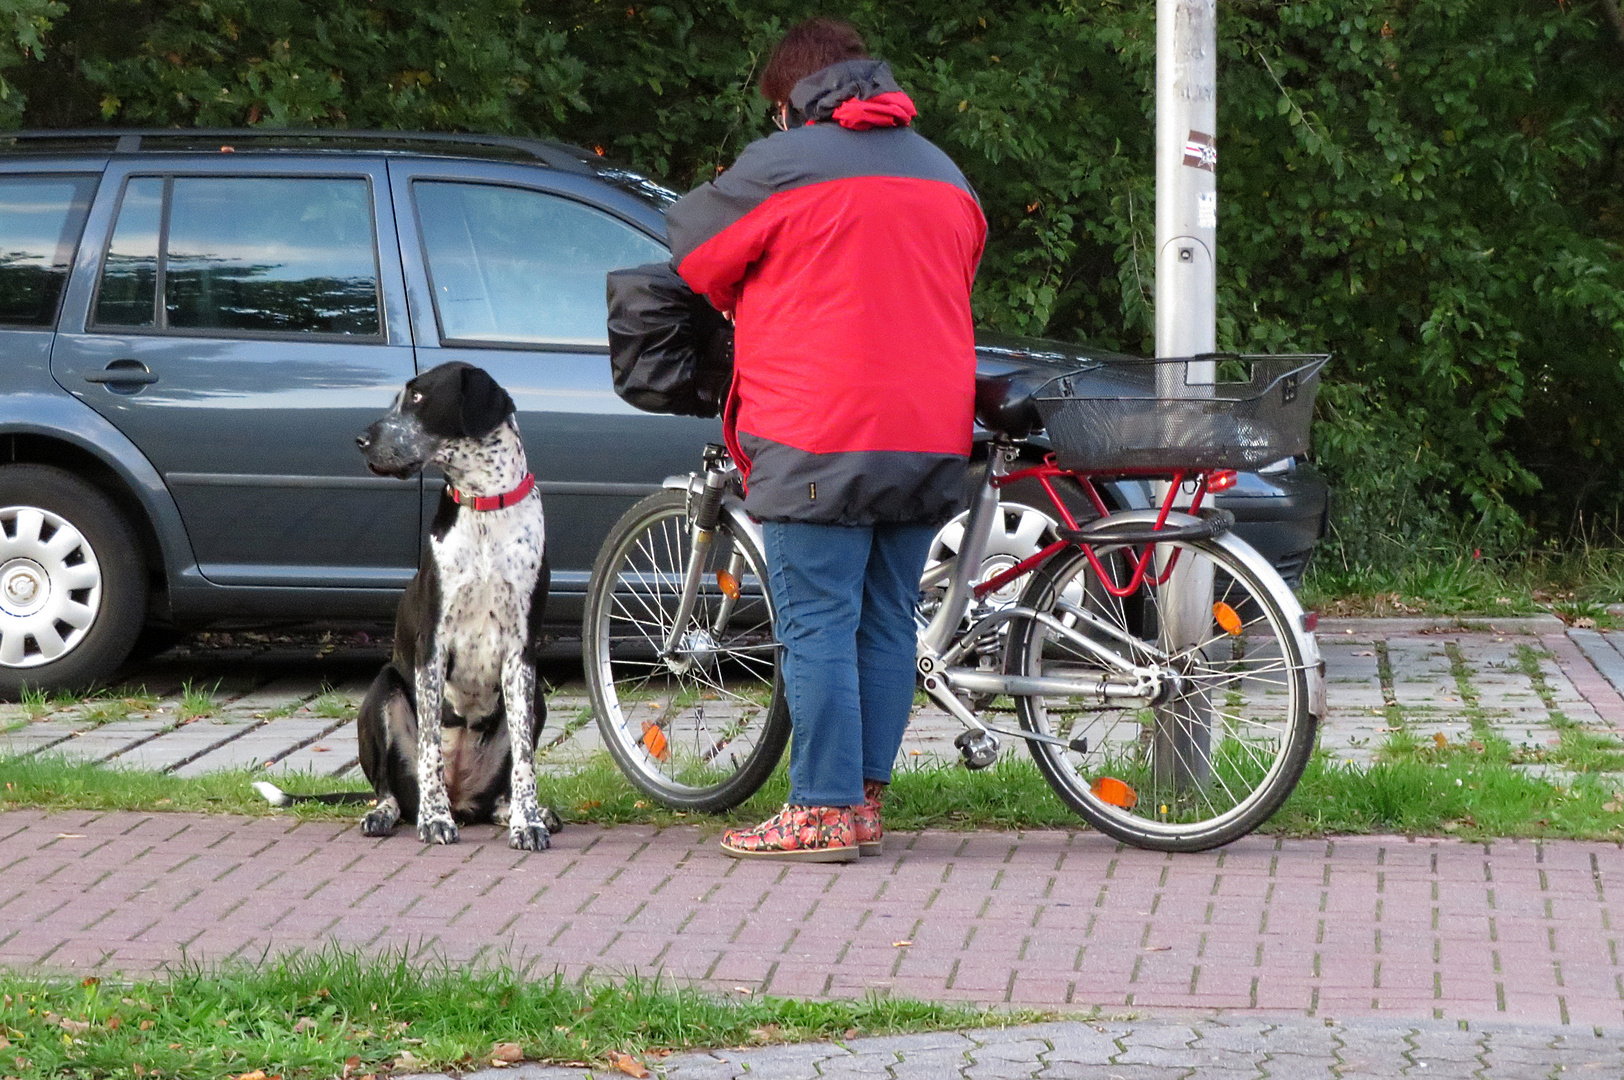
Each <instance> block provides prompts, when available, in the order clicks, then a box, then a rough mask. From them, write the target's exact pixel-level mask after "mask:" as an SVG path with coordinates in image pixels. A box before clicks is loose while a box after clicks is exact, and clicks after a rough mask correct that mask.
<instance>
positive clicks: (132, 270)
mask: <svg viewBox="0 0 1624 1080" xmlns="http://www.w3.org/2000/svg"><path fill="white" fill-rule="evenodd" d="M163 219H164V181H163V180H162V179H161V178H159V177H155V176H143V177H137V178H135V179H133V180H130V181H129V182H127V183H126V184H125V185H124V195H123V196H122V197H121V198H120V199H119V203H118V221H117V223H116V224H115V225H114V226H113V238H112V240H110V241H109V242H108V245H107V257H106V258H105V259H104V260H103V261H102V276H101V285H100V287H99V288H98V289H97V290H96V318H95V321H96V322H98V323H104V324H110V325H113V326H153V325H155V323H156V322H157V315H158V303H157V300H156V299H155V295H156V290H157V287H158V231H159V230H160V229H161V228H162V227H163Z"/></svg>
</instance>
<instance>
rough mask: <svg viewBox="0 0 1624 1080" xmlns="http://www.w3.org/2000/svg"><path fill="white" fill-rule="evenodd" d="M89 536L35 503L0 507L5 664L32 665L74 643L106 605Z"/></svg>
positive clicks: (0, 652)
mask: <svg viewBox="0 0 1624 1080" xmlns="http://www.w3.org/2000/svg"><path fill="white" fill-rule="evenodd" d="M101 599H102V575H101V565H100V563H98V562H97V560H96V553H95V552H94V551H93V550H92V549H91V547H90V542H89V541H88V540H86V539H85V537H84V534H83V533H81V532H80V531H79V530H78V529H76V528H74V526H73V524H72V523H71V522H70V521H68V520H67V519H66V518H64V517H62V516H61V515H60V514H56V513H53V512H52V511H50V510H46V509H43V508H41V507H37V506H7V507H3V508H0V666H3V667H8V668H31V667H39V666H40V665H42V664H48V663H50V662H52V661H53V660H58V659H60V658H61V657H63V656H65V655H66V654H67V653H69V652H71V651H72V650H73V649H75V648H77V647H78V646H79V644H80V643H81V642H83V641H84V638H85V635H86V634H88V633H89V632H90V627H91V624H92V623H93V622H94V621H95V619H96V612H97V611H98V610H100V608H101Z"/></svg>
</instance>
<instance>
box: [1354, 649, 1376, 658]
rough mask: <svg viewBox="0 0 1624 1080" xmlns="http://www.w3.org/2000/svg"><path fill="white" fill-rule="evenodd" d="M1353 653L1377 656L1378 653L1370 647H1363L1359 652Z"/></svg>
mask: <svg viewBox="0 0 1624 1080" xmlns="http://www.w3.org/2000/svg"><path fill="white" fill-rule="evenodd" d="M1353 655H1355V656H1375V655H1376V654H1375V653H1374V652H1372V651H1371V650H1369V649H1361V650H1359V651H1358V652H1356V653H1354V654H1353Z"/></svg>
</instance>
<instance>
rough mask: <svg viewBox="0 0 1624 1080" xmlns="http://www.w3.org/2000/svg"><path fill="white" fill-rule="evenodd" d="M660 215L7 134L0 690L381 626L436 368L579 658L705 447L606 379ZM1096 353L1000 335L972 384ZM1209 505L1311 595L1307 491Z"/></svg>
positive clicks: (287, 164)
mask: <svg viewBox="0 0 1624 1080" xmlns="http://www.w3.org/2000/svg"><path fill="white" fill-rule="evenodd" d="M675 198H676V196H675V194H674V193H673V192H670V191H668V190H666V189H665V188H663V187H661V186H659V185H658V184H656V183H654V182H653V181H651V180H649V179H647V178H645V177H643V176H640V175H638V174H636V173H634V172H631V171H629V170H626V169H623V168H619V167H617V166H615V165H613V164H612V163H610V162H609V161H608V160H606V159H605V158H603V157H601V156H599V155H598V154H596V153H594V152H592V151H589V150H583V149H581V148H578V147H572V146H567V145H564V144H560V143H554V142H545V141H539V140H530V139H521V138H510V137H502V136H481V135H446V134H413V133H401V132H337V131H321V132H312V131H303V132H299V131H266V130H250V131H236V130H232V131H205V130H139V131H138V130H93V131H82V132H13V133H8V134H6V135H5V136H3V137H0V693H5V694H9V695H15V694H16V693H18V692H19V691H20V690H21V689H22V688H23V687H24V686H33V687H38V688H45V689H48V688H54V687H64V686H77V685H84V684H87V683H90V682H93V681H95V680H99V679H104V678H106V677H107V676H108V675H109V674H110V673H112V672H113V671H114V670H115V669H116V668H117V667H118V666H119V665H120V664H121V663H122V662H123V661H124V660H125V659H126V658H127V657H128V656H129V655H130V653H131V651H132V649H134V648H136V647H137V644H138V639H140V643H141V644H142V646H143V647H152V646H153V643H154V642H157V643H161V642H162V641H163V640H164V636H165V634H166V633H167V634H173V633H176V632H179V631H183V630H188V629H193V628H199V627H203V626H208V625H215V624H223V623H231V624H236V625H252V624H274V623H289V622H310V621H319V620H367V621H373V620H381V619H387V618H388V617H389V616H390V615H391V614H392V613H393V611H394V608H395V604H396V601H397V600H398V598H399V596H400V594H401V590H402V588H403V587H404V586H405V584H406V583H407V582H408V581H409V580H410V579H411V577H412V575H413V573H414V572H415V570H416V567H417V562H418V556H419V552H420V550H421V548H422V544H423V541H424V536H425V534H426V531H427V529H428V526H429V523H430V520H431V518H432V515H433V507H434V506H435V504H436V501H437V500H438V498H439V493H440V490H441V487H442V483H443V481H442V480H441V479H440V478H439V477H437V476H429V477H414V478H411V479H406V480H401V479H394V478H390V477H381V476H375V475H372V474H370V473H369V472H368V471H367V469H366V467H365V465H364V463H363V461H362V459H361V455H360V454H359V453H357V452H356V448H355V436H356V434H357V433H358V432H359V431H360V430H361V429H362V428H364V427H365V426H366V425H367V424H368V423H369V422H371V421H372V420H373V419H375V418H376V417H377V416H378V415H379V414H380V413H382V412H383V411H384V410H385V409H387V408H388V407H389V406H390V404H391V402H392V401H393V399H394V396H395V394H396V393H397V392H398V390H399V388H400V386H401V385H402V384H403V383H405V382H406V380H407V379H409V378H411V377H412V376H413V375H415V374H416V373H417V372H419V371H423V370H427V369H428V368H430V367H433V366H435V365H437V364H440V363H443V362H446V361H451V360H463V361H468V362H471V363H474V364H477V365H479V366H480V367H483V368H485V369H486V370H488V371H489V372H490V373H491V374H492V375H493V376H495V378H496V380H497V381H498V382H499V383H501V384H502V385H503V386H504V387H506V388H507V390H508V392H509V393H510V394H511V395H512V397H513V399H514V402H515V403H516V406H517V409H518V420H519V425H520V428H521V431H522V433H523V437H524V440H525V445H526V448H527V451H528V454H529V459H530V465H531V468H532V470H533V471H534V473H535V476H536V479H537V482H538V486H539V487H540V490H541V491H542V493H543V496H544V499H545V503H546V509H547V519H548V548H549V557H550V561H551V563H552V567H553V578H552V581H553V584H552V594H551V597H550V599H549V602H548V607H547V615H546V617H547V621H548V625H549V626H550V627H551V628H552V629H553V630H554V631H555V632H556V633H557V634H559V635H560V636H561V637H573V636H576V635H578V633H579V619H580V616H581V607H582V601H583V597H584V595H585V591H586V584H587V578H588V575H589V570H590V567H591V565H592V561H593V558H594V556H595V555H596V554H597V550H598V546H599V544H600V543H601V541H602V539H603V537H604V536H605V534H606V533H607V532H608V530H609V528H610V527H611V525H612V524H613V523H614V522H615V520H616V519H617V518H618V517H619V516H620V515H621V513H622V512H623V511H624V510H625V509H626V508H627V507H628V506H630V505H631V504H632V503H634V502H635V501H637V500H638V499H639V498H641V497H642V496H644V495H646V494H648V493H650V492H652V491H655V490H657V489H658V488H659V487H660V484H661V481H662V479H664V478H665V477H667V476H670V475H674V474H679V473H686V472H688V471H690V470H691V469H693V468H695V467H696V465H697V462H698V461H699V457H700V451H701V448H702V447H703V446H704V445H705V444H706V443H710V442H715V441H717V440H718V436H719V432H720V427H719V423H718V421H716V420H707V419H699V418H694V417H682V416H662V415H652V414H648V413H642V412H639V411H637V410H636V409H633V408H632V407H631V406H629V405H627V404H625V403H624V402H622V401H621V400H620V399H619V398H617V397H616V396H615V394H614V391H613V388H612V386H611V381H610V372H609V364H608V357H607V352H608V349H607V343H606V335H605V329H604V315H605V307H604V275H605V273H606V271H608V270H609V269H612V268H615V267H621V266H628V265H634V264H640V263H647V262H654V261H662V260H665V259H666V258H668V257H669V256H668V251H667V248H666V246H665V243H664V236H665V231H664V218H663V211H664V209H665V207H666V206H668V205H669V204H670V202H671V201H673V200H674V199H675ZM1111 355H1112V354H1105V353H1101V352H1099V351H1097V350H1090V349H1088V348H1086V347H1084V346H1077V345H1063V344H1058V343H1054V342H1042V341H1032V340H1027V339H1005V338H993V337H988V338H987V339H986V340H985V341H984V342H982V345H981V353H980V363H981V366H982V367H983V369H985V370H988V371H991V372H997V371H1007V370H1011V369H1013V368H1015V367H1020V366H1022V365H1023V364H1025V365H1030V364H1033V363H1049V364H1053V363H1055V362H1057V359H1058V362H1061V363H1071V362H1073V361H1077V362H1084V361H1088V360H1090V359H1097V358H1101V357H1103V358H1105V359H1107V360H1109V359H1110V357H1111ZM1042 449H1043V448H1042V443H1041V438H1040V439H1038V440H1037V441H1035V442H1034V443H1033V444H1032V452H1033V453H1036V454H1041V452H1042ZM1108 494H1109V497H1110V498H1112V499H1115V500H1116V501H1118V502H1119V503H1121V504H1122V505H1125V506H1138V505H1142V504H1144V503H1146V501H1147V500H1148V499H1149V497H1150V492H1149V491H1148V489H1146V488H1145V486H1144V485H1142V484H1134V483H1120V484H1115V485H1112V486H1111V489H1110V492H1109V493H1108ZM1222 504H1223V505H1224V506H1226V507H1227V508H1229V509H1231V510H1233V511H1234V512H1235V513H1236V516H1237V518H1238V519H1239V520H1240V522H1241V525H1240V526H1239V528H1240V529H1241V530H1242V531H1243V533H1244V534H1245V536H1246V538H1247V539H1248V540H1250V541H1252V542H1253V543H1254V545H1255V546H1257V547H1258V548H1259V549H1260V550H1262V551H1263V552H1264V553H1265V554H1266V555H1267V556H1268V557H1269V558H1270V559H1271V560H1272V561H1273V562H1274V563H1275V565H1276V566H1278V567H1280V568H1281V570H1282V573H1284V574H1285V575H1286V576H1287V577H1288V578H1290V579H1292V580H1296V579H1297V578H1298V577H1299V576H1300V574H1301V571H1302V568H1303V566H1304V564H1305V563H1306V561H1307V559H1308V557H1309V554H1310V553H1311V552H1312V550H1313V547H1314V544H1315V542H1316V541H1317V540H1318V538H1319V536H1320V535H1321V533H1322V532H1323V529H1324V523H1325V507H1326V489H1325V485H1324V483H1323V481H1322V480H1321V479H1320V478H1319V477H1318V476H1317V474H1315V473H1314V472H1313V471H1312V469H1310V468H1308V467H1307V466H1306V465H1304V464H1303V463H1301V462H1297V461H1294V460H1290V459H1288V460H1285V461H1282V462H1280V463H1278V464H1277V465H1274V466H1270V467H1268V468H1265V469H1263V470H1260V471H1259V472H1257V473H1252V474H1246V475H1244V476H1243V477H1242V479H1241V482H1240V484H1239V485H1238V486H1237V487H1236V488H1235V489H1234V490H1233V491H1231V492H1228V493H1226V494H1225V496H1224V497H1223V500H1222ZM1033 512H1034V513H1041V510H1040V509H1039V508H1037V507H1033Z"/></svg>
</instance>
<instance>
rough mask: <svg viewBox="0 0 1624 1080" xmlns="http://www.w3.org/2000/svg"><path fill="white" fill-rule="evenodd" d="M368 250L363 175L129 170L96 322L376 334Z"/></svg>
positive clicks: (373, 268)
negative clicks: (157, 296)
mask: <svg viewBox="0 0 1624 1080" xmlns="http://www.w3.org/2000/svg"><path fill="white" fill-rule="evenodd" d="M163 221H167V228H166V230H164V231H163V236H162V237H161V239H160V235H159V234H160V222H163ZM376 249H377V241H376V239H375V237H374V233H373V227H372V198H371V193H370V191H369V189H368V185H367V182H366V181H365V180H363V179H344V178H326V177H308V178H307V177H246V176H237V177H186V176H178V177H172V178H168V179H165V178H159V177H137V178H134V179H132V180H130V182H129V183H128V185H126V188H125V192H124V197H123V199H122V201H121V202H120V206H119V215H118V222H117V224H116V226H115V227H114V230H113V237H112V240H111V242H110V244H109V245H108V252H107V258H106V260H105V262H104V263H103V266H102V280H101V284H100V286H99V288H98V291H97V300H96V322H97V323H98V324H104V325H113V326H153V325H154V323H155V321H156V322H157V323H158V324H159V325H160V326H161V327H162V328H168V329H175V330H190V331H212V332H216V333H220V334H224V335H229V334H232V333H252V334H261V333H306V334H343V335H358V336H376V335H378V334H379V333H380V332H381V329H382V324H381V321H380V317H379V303H378V266H377V258H376V255H375V252H376ZM160 289H161V291H162V301H161V303H155V302H154V299H153V297H154V293H155V291H157V290H160Z"/></svg>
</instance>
